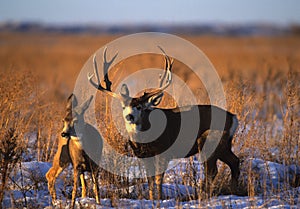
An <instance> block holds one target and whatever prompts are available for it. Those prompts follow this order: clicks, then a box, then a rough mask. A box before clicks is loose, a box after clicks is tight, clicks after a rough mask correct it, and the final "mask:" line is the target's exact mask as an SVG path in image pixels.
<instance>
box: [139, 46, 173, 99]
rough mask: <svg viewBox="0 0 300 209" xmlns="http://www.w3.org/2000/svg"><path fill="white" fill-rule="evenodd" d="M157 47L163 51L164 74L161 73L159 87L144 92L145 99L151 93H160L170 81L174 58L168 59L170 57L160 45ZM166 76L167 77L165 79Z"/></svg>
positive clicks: (151, 94)
mask: <svg viewBox="0 0 300 209" xmlns="http://www.w3.org/2000/svg"><path fill="white" fill-rule="evenodd" d="M158 48H159V49H160V50H161V51H162V52H163V54H164V56H165V71H164V74H163V75H161V78H160V84H159V88H157V89H155V90H153V91H150V92H144V95H143V97H144V98H145V99H148V98H149V97H151V96H153V95H156V94H160V93H162V92H163V91H164V90H165V89H166V88H167V87H168V86H169V85H170V84H171V82H172V73H171V69H172V65H173V62H174V59H170V57H169V56H168V55H167V54H166V53H165V51H164V50H163V49H162V48H161V47H160V46H158ZM166 78H167V80H166V81H165V79H166ZM164 81H165V85H164V86H163V83H164Z"/></svg>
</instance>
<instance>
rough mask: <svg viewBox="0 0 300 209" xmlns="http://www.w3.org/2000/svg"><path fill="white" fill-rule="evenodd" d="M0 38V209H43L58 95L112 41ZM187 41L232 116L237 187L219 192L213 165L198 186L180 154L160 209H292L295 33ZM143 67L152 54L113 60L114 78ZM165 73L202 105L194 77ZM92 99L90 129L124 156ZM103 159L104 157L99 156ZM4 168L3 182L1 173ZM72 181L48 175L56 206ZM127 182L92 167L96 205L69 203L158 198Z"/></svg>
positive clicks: (197, 169)
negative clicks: (200, 54) (205, 62)
mask: <svg viewBox="0 0 300 209" xmlns="http://www.w3.org/2000/svg"><path fill="white" fill-rule="evenodd" d="M0 38H1V40H3V43H5V44H3V45H1V48H0V63H1V70H0V78H1V79H0V95H1V99H0V137H1V144H0V155H1V158H0V160H1V161H0V162H1V167H0V177H1V178H0V179H1V182H0V186H3V182H4V181H3V179H6V180H7V181H6V182H5V184H6V185H4V186H3V187H1V188H4V189H2V191H0V194H1V192H4V193H5V195H4V199H3V203H2V205H3V208H10V207H11V208H23V207H24V208H45V207H48V208H52V207H51V197H50V196H49V192H48V189H47V181H46V179H45V173H46V172H47V171H48V169H49V168H50V166H51V162H52V159H53V156H54V154H55V152H56V148H57V137H59V133H60V131H61V126H62V124H61V119H62V117H63V115H64V108H65V101H66V98H67V97H68V96H69V94H70V93H71V91H72V89H73V85H74V83H75V80H76V76H77V74H78V72H79V71H80V69H81V67H82V66H83V64H84V63H85V61H86V60H87V58H88V57H89V56H90V55H91V54H92V53H93V52H94V51H95V50H96V49H97V48H99V47H100V46H102V45H103V44H105V43H107V42H109V41H110V40H111V39H113V38H114V37H98V36H97V37H96V36H95V37H94V36H86V37H85V36H84V35H82V36H80V37H78V36H68V37H65V36H64V37H62V36H60V35H54V34H52V35H50V36H49V35H47V34H45V35H44V36H40V35H33V34H2V33H1V34H0ZM186 38H188V39H189V40H190V41H192V42H193V43H194V44H196V45H197V46H199V48H200V49H202V50H203V51H204V52H205V54H207V56H208V57H209V59H210V60H211V62H212V63H213V64H214V65H215V67H216V70H217V71H218V73H219V75H220V77H221V80H222V82H223V86H224V90H225V95H226V98H227V107H228V110H229V111H231V112H233V113H235V114H237V116H238V118H239V122H240V123H239V127H238V130H237V132H236V134H235V138H234V143H233V152H234V153H235V154H237V156H238V157H239V158H240V159H241V175H240V178H239V188H238V191H239V192H238V194H230V193H229V192H228V184H229V180H230V171H229V168H228V167H227V166H225V165H224V164H222V163H218V169H219V173H218V175H217V177H216V180H215V181H214V182H213V185H212V186H213V189H214V191H213V195H212V196H211V197H209V196H208V194H207V193H206V192H205V191H203V190H202V189H201V187H200V185H201V181H203V178H204V175H203V174H204V171H203V166H202V164H200V163H199V162H198V161H197V156H195V157H194V158H192V159H179V162H180V163H179V164H178V165H176V166H175V167H172V165H173V163H172V162H171V163H170V164H169V165H170V170H169V171H168V172H167V173H166V175H165V178H164V185H163V200H161V204H160V205H161V207H162V208H300V199H299V194H300V171H299V170H300V168H299V166H300V140H299V127H300V125H299V124H300V111H299V110H300V108H299V105H300V104H299V101H300V86H299V84H300V83H299V80H300V73H299V72H300V71H299V69H300V41H299V37H273V38H264V37H250V38H249V37H244V38H238V37H234V38H232V37H186ZM16 43H17V44H16ZM32 43H35V44H32ZM62 46H63V47H62ZM149 63H154V65H155V67H160V66H161V57H155V56H152V57H151V59H147V57H143V56H140V57H133V58H132V60H131V62H122V63H121V64H118V65H117V67H116V68H118V70H119V72H120V73H119V72H118V73H115V75H116V78H115V79H114V78H113V79H114V81H120V80H122V76H124V75H123V74H122V73H123V72H127V70H132V69H133V70H132V72H133V71H134V70H138V69H143V68H146V67H153V66H148V64H149ZM41 69H42V70H41ZM173 70H174V72H175V73H176V75H177V76H179V77H181V78H183V79H184V80H185V81H187V83H188V85H190V86H191V89H192V91H193V92H195V94H196V96H197V98H199V101H198V102H199V103H200V104H205V103H207V102H208V100H207V99H208V98H207V97H205V96H203V95H205V93H203V92H202V93H201V92H200V93H199V91H202V89H201V88H199V86H198V85H196V84H197V83H194V82H193V76H192V75H189V74H187V73H186V72H188V70H187V69H186V66H184V65H183V64H182V63H179V62H175V63H174V66H173ZM118 76H119V77H118ZM114 85H115V83H114V84H113V88H115V86H114ZM199 89H200V90H199ZM197 94H199V95H197ZM99 97H103V95H102V94H99V95H97V97H96V103H97V106H96V110H97V113H96V115H97V119H98V122H99V124H98V126H99V128H104V129H105V130H109V131H107V132H108V133H107V136H108V139H109V140H108V143H109V144H110V145H111V146H113V147H114V148H116V149H117V150H118V151H119V152H120V153H126V150H125V151H124V144H125V143H124V141H125V140H124V139H122V137H120V136H119V135H118V134H117V133H116V132H114V131H113V130H114V127H113V125H111V124H110V123H107V124H109V125H108V126H109V127H107V124H106V123H105V122H107V121H109V120H107V119H106V118H105V120H104V119H103V115H104V114H105V113H106V112H105V111H106V110H105V104H104V103H105V102H104V103H103V104H102V103H101V101H103V100H100V99H99ZM170 103H172V102H171V101H170V100H168V99H166V100H165V101H162V105H166V106H167V105H170ZM172 104H173V103H172ZM11 129H12V130H14V131H15V132H14V134H13V136H11V137H8V138H7V137H4V136H6V135H7V133H8V132H9V130H11ZM13 139H16V140H15V142H16V143H15V146H16V147H15V148H16V149H15V148H14V147H11V149H9V150H7V149H6V148H7V146H6V145H7V143H6V144H5V142H6V140H7V142H9V143H8V144H10V145H11V144H13V143H12V141H13ZM5 147H6V148H5ZM4 148H5V149H4ZM20 150H22V152H20ZM8 151H9V152H8ZM105 154H109V153H105ZM4 156H10V158H5V157H4ZM12 156H14V157H12ZM105 158H106V157H105V156H104V157H103V161H104V162H103V163H105V162H108V161H105V160H106V159H105ZM107 158H109V156H108V157H107ZM132 164H133V166H136V165H135V164H134V162H133V163H132ZM6 165H7V166H6ZM5 168H6V169H5ZM134 168H135V169H132V170H130V171H128V172H132V176H135V174H136V173H135V172H137V170H136V169H139V167H134ZM5 171H7V172H5ZM138 172H144V170H143V169H142V170H138ZM4 174H7V178H3V177H5V175H4ZM8 175H9V176H8ZM86 176H88V175H86ZM87 180H89V179H88V177H87ZM72 181H73V179H72V168H71V166H70V167H69V168H68V169H66V170H65V171H64V172H63V173H62V174H61V175H60V176H59V178H58V179H57V184H56V192H57V196H58V201H57V204H56V206H55V208H66V207H68V206H69V203H70V197H71V191H72V184H73V182H72ZM126 181H127V180H124V179H122V178H120V177H115V176H112V175H110V174H108V173H107V172H105V171H101V174H100V177H99V185H100V191H101V204H100V205H96V203H95V199H94V198H84V199H82V198H80V192H78V198H77V203H76V205H77V206H78V208H112V207H114V208H152V207H155V205H157V201H150V200H148V196H147V193H148V185H147V181H146V179H139V180H137V181H133V179H130V180H128V182H126ZM89 196H90V197H93V195H91V194H90V195H89Z"/></svg>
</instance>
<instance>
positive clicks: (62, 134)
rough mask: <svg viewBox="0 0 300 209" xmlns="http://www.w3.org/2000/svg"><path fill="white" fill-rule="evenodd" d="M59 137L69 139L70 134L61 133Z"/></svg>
mask: <svg viewBox="0 0 300 209" xmlns="http://www.w3.org/2000/svg"><path fill="white" fill-rule="evenodd" d="M61 136H62V137H65V138H69V137H70V134H69V133H65V132H62V133H61Z"/></svg>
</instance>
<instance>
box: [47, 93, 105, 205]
mask: <svg viewBox="0 0 300 209" xmlns="http://www.w3.org/2000/svg"><path fill="white" fill-rule="evenodd" d="M92 99H93V97H92V96H91V97H90V98H89V99H88V100H86V101H85V102H84V103H83V104H82V105H80V106H78V102H77V99H76V96H75V95H74V94H71V96H70V97H69V98H68V103H67V109H66V115H65V117H64V119H63V123H64V126H63V130H62V133H61V137H60V138H59V141H58V149H57V152H56V154H55V156H54V159H53V165H52V167H51V168H50V169H49V171H48V172H47V174H46V178H47V180H48V189H49V192H50V195H51V197H52V203H53V204H55V200H56V191H55V180H56V178H57V177H58V175H59V174H60V173H61V172H62V171H63V170H64V169H65V168H66V167H67V166H68V165H69V164H70V163H71V164H72V165H73V169H74V171H73V172H74V185H73V191H72V202H71V207H72V208H74V205H75V198H76V193H77V187H78V177H80V180H81V186H82V193H81V196H82V197H83V198H84V197H86V195H87V190H86V183H85V179H84V172H85V171H87V172H91V176H92V181H93V183H94V187H93V189H94V194H95V196H96V202H97V203H100V196H99V187H98V174H99V167H98V165H97V163H99V161H100V158H101V154H102V146H103V142H102V139H101V137H100V134H99V133H98V131H97V129H95V128H94V127H93V126H92V125H90V124H88V123H86V122H85V120H84V113H85V111H86V110H87V109H88V107H89V105H90V103H91V101H92ZM72 104H73V108H72ZM75 128H76V130H75ZM76 132H77V133H76ZM86 151H87V152H86ZM91 153H92V154H96V155H97V156H93V158H92V159H94V160H95V159H97V161H98V162H94V161H93V160H92V159H91V158H90V157H89V155H90V154H91ZM88 154H89V155H88Z"/></svg>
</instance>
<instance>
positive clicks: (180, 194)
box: [3, 158, 300, 208]
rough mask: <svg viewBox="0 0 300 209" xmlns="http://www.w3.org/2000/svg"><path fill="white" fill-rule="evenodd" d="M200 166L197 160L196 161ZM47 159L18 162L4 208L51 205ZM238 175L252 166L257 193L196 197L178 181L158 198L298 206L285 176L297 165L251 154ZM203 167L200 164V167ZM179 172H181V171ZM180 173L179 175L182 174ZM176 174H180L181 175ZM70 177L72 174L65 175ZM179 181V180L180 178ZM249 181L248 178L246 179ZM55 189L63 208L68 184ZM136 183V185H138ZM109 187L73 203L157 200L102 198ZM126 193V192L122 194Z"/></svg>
mask: <svg viewBox="0 0 300 209" xmlns="http://www.w3.org/2000/svg"><path fill="white" fill-rule="evenodd" d="M186 163H187V162H186V160H182V162H180V163H179V164H178V165H177V166H176V167H174V168H172V169H171V170H169V171H168V172H167V174H166V176H168V178H166V181H168V179H176V178H177V176H178V175H177V174H176V172H174V170H176V171H178V169H180V168H182V167H185V166H184V164H186ZM198 165H199V167H202V166H200V164H198ZM50 166H51V164H50V163H44V162H36V161H32V162H24V163H21V164H20V165H17V166H16V168H15V169H14V172H13V173H12V174H11V177H10V183H9V185H10V188H9V191H8V192H6V194H5V198H4V201H3V205H4V208H9V207H20V206H22V205H24V206H25V207H27V208H43V207H48V206H49V207H50V206H51V197H50V196H49V193H48V190H47V183H46V179H45V173H46V172H47V171H48V169H49V168H50ZM241 167H242V176H241V178H242V179H244V180H245V181H248V179H249V178H250V177H249V176H247V174H245V173H247V171H246V170H245V169H249V170H251V175H252V176H255V183H254V184H255V187H256V190H257V194H256V195H254V196H250V197H249V196H238V195H222V194H221V195H219V196H213V197H211V198H203V197H199V199H196V200H193V199H192V198H191V197H192V196H193V195H195V191H197V190H196V188H193V187H191V186H187V185H183V184H180V183H179V181H180V180H178V181H177V183H176V184H175V183H167V182H166V183H164V184H163V198H164V200H162V201H160V202H161V207H162V208H210V207H211V208H224V207H230V208H251V207H255V208H256V207H263V208H264V207H270V208H283V207H284V208H291V207H294V208H297V207H299V206H300V199H299V198H300V196H299V195H300V187H297V188H294V187H292V186H290V185H289V182H287V181H288V180H290V179H292V178H293V176H294V175H295V174H298V175H300V166H296V165H290V166H284V165H282V164H278V163H274V162H270V161H264V160H262V159H258V158H253V159H249V160H248V161H247V162H244V163H242V166H241ZM200 169H202V168H200ZM181 172H182V173H181V175H184V172H187V171H181ZM181 175H180V176H181ZM180 176H179V177H180ZM67 178H71V176H69V177H67ZM181 183H182V182H181ZM248 183H249V182H248ZM56 186H57V193H58V197H60V198H59V200H58V201H57V202H56V206H55V208H65V207H68V206H69V203H70V199H69V198H70V195H71V194H70V193H71V188H69V189H66V191H65V192H69V194H65V193H63V192H62V191H63V188H64V187H68V186H64V181H63V180H62V179H61V178H58V181H57V184H56ZM141 186H142V188H143V190H142V192H143V193H144V194H143V195H144V197H147V195H146V193H147V192H148V187H147V184H145V183H144V184H142V185H134V186H129V187H128V190H129V193H130V196H132V197H137V195H138V194H136V192H137V191H138V190H139V189H140V187H141ZM138 187H139V188H138ZM115 189H116V188H115ZM108 190H109V187H100V193H101V197H102V199H101V204H100V205H97V204H96V201H95V199H94V198H77V202H76V204H77V205H78V206H80V208H90V207H96V208H111V207H118V208H151V207H152V206H155V205H156V204H157V201H150V200H147V199H140V200H138V199H129V198H120V199H117V198H105V196H107V195H108V193H109V191H108ZM123 195H124V196H125V194H123Z"/></svg>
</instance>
